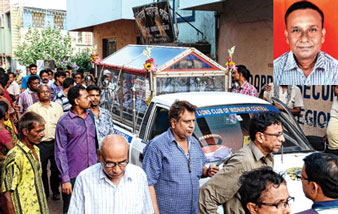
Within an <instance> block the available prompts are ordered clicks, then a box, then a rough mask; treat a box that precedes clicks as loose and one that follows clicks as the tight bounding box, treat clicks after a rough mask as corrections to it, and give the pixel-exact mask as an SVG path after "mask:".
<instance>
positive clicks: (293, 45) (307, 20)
mask: <svg viewBox="0 0 338 214" xmlns="http://www.w3.org/2000/svg"><path fill="white" fill-rule="evenodd" d="M325 33H326V30H325V28H323V26H322V18H321V16H320V14H319V13H318V12H317V11H316V10H313V9H300V10H295V11H293V12H291V13H290V14H289V16H288V18H287V21H286V30H285V32H284V34H285V36H286V42H287V43H288V44H289V46H290V49H291V51H292V52H293V54H294V55H295V57H296V60H297V61H299V60H313V61H314V60H315V59H316V57H317V54H318V52H319V51H320V49H321V47H322V44H323V43H324V41H325Z"/></svg>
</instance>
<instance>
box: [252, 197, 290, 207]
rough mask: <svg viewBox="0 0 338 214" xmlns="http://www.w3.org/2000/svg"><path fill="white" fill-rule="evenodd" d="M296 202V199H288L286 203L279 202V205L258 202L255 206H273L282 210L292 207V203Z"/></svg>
mask: <svg viewBox="0 0 338 214" xmlns="http://www.w3.org/2000/svg"><path fill="white" fill-rule="evenodd" d="M294 201H295V198H294V197H291V196H290V197H288V198H287V199H286V201H285V202H283V201H281V202H278V203H275V204H272V203H263V202H257V203H255V204H257V205H258V206H261V205H265V206H272V207H276V209H281V208H286V207H288V206H290V204H291V203H292V202H294Z"/></svg>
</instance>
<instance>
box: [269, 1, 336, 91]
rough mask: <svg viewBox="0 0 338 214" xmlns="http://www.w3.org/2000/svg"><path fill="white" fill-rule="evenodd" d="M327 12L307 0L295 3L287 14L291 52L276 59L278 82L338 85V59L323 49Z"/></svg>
mask: <svg viewBox="0 0 338 214" xmlns="http://www.w3.org/2000/svg"><path fill="white" fill-rule="evenodd" d="M323 24H324V14H323V12H322V11H321V10H320V9H319V8H318V7H317V6H316V5H314V4H312V3H310V2H307V1H300V2H296V3H294V4H293V5H291V6H290V7H289V9H288V10H287V11H286V13H285V25H286V30H285V32H284V34H285V36H286V42H287V43H288V44H289V46H290V51H288V52H286V53H284V54H283V55H281V56H280V57H278V58H277V59H276V60H274V62H273V63H274V69H273V72H274V84H275V85H337V84H338V61H337V60H336V59H334V58H333V57H331V56H330V55H328V54H327V53H324V52H322V51H320V49H321V47H322V44H323V43H324V41H325V34H326V29H325V28H324V25H323Z"/></svg>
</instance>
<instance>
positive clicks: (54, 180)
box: [38, 140, 60, 198]
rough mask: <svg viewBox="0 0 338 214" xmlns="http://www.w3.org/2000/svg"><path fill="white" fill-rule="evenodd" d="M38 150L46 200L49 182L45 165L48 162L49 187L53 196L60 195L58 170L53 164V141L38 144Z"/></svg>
mask: <svg viewBox="0 0 338 214" xmlns="http://www.w3.org/2000/svg"><path fill="white" fill-rule="evenodd" d="M38 147H39V149H40V159H41V165H42V182H43V187H44V188H45V194H46V197H47V198H48V196H49V185H48V184H49V182H48V174H47V164H48V160H49V161H50V171H51V175H50V179H49V180H50V187H51V189H52V192H53V194H60V191H59V186H60V178H59V174H60V173H59V170H58V168H57V166H56V164H55V158H54V140H52V141H42V142H41V143H40V144H38Z"/></svg>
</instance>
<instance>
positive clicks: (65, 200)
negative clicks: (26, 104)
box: [62, 178, 76, 214]
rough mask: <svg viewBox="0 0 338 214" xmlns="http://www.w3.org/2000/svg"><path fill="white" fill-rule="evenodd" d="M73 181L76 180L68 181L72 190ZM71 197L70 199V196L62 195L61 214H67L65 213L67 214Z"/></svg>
mask: <svg viewBox="0 0 338 214" xmlns="http://www.w3.org/2000/svg"><path fill="white" fill-rule="evenodd" d="M75 180H76V178H71V179H70V183H71V184H72V190H73V189H74V184H75ZM71 197H72V194H69V195H68V194H65V193H62V200H63V213H64V214H67V212H68V208H69V204H70V198H71Z"/></svg>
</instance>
